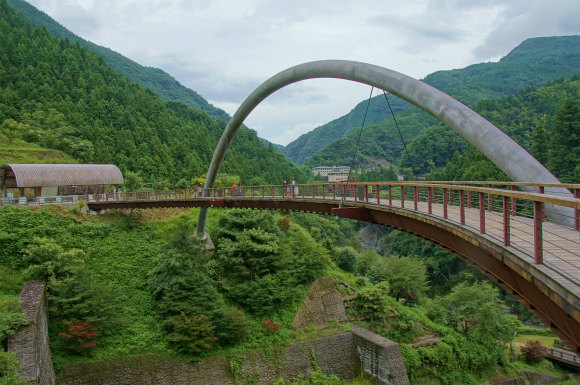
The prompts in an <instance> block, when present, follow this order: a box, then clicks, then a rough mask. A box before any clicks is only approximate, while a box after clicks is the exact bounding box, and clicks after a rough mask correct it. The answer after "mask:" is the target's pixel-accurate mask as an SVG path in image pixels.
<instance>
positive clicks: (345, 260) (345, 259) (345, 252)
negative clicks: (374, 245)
mask: <svg viewBox="0 0 580 385" xmlns="http://www.w3.org/2000/svg"><path fill="white" fill-rule="evenodd" d="M357 254H358V253H357V252H356V251H355V250H354V249H353V248H352V247H350V246H345V247H337V248H336V264H337V266H338V267H340V268H341V269H342V270H344V271H348V272H349V273H354V271H355V270H356V264H357Z"/></svg>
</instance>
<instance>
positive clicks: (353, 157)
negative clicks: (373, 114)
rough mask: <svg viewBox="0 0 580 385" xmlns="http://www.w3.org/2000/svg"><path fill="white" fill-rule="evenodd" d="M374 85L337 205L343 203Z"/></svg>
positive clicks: (373, 88)
mask: <svg viewBox="0 0 580 385" xmlns="http://www.w3.org/2000/svg"><path fill="white" fill-rule="evenodd" d="M374 90H375V87H371V93H370V94H369V100H368V101H367V108H366V110H365V115H364V117H363V121H362V125H361V126H360V131H359V133H358V140H357V141H356V146H355V148H354V153H353V154H352V160H351V161H350V168H349V169H348V176H347V177H346V184H345V186H344V189H343V191H342V199H341V200H340V204H339V206H340V207H342V206H343V204H344V198H345V197H346V189H347V187H348V181H349V180H350V173H351V172H352V167H353V166H354V160H355V158H356V152H357V151H358V145H359V144H360V138H361V136H362V132H363V128H364V126H365V121H366V120H367V114H368V112H369V105H370V104H371V98H372V96H373V91H374Z"/></svg>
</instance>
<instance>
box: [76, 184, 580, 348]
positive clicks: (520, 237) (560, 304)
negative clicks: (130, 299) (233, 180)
mask: <svg viewBox="0 0 580 385" xmlns="http://www.w3.org/2000/svg"><path fill="white" fill-rule="evenodd" d="M468 183H469V185H467V184H452V183H451V182H442V183H439V182H429V183H416V182H398V183H397V182H381V183H377V182H373V183H369V184H364V183H354V184H348V185H344V184H333V183H331V184H318V185H296V186H294V187H292V186H251V187H244V188H242V189H237V190H235V191H232V190H231V189H228V188H219V189H206V190H201V189H195V190H179V191H163V192H138V193H121V194H112V195H99V196H92V197H86V198H85V199H87V202H88V206H89V208H90V209H91V210H103V209H130V208H153V207H222V208H226V207H230V208H234V207H237V208H254V209H280V210H294V211H307V212H315V213H321V214H327V215H337V216H341V217H345V218H350V219H355V220H362V221H367V222H371V223H377V224H382V225H385V226H388V227H391V228H395V229H399V230H402V231H406V232H408V233H411V234H414V235H416V236H418V237H421V238H424V239H426V240H429V241H430V242H432V243H435V244H437V245H439V246H441V247H443V248H445V249H448V250H449V251H451V252H453V253H454V254H456V255H457V256H458V257H460V258H462V259H464V260H466V261H467V262H469V263H471V264H473V265H474V266H475V267H477V268H478V269H479V270H480V271H482V272H483V273H484V274H486V275H487V276H488V277H489V278H490V279H492V280H493V281H495V282H496V283H497V284H499V285H500V286H502V287H503V288H504V289H505V290H507V291H508V292H509V293H510V294H512V295H513V296H515V297H516V298H517V299H518V300H519V301H520V302H522V303H523V304H524V305H526V306H527V307H528V308H529V309H530V310H532V311H533V312H534V313H535V314H536V315H537V316H538V317H539V318H540V319H542V320H543V321H544V322H545V323H546V325H548V326H550V327H551V328H552V329H553V330H554V331H555V332H556V333H557V334H558V335H559V337H560V338H562V339H563V340H564V341H565V342H566V343H567V344H568V345H570V346H571V347H572V348H573V349H574V350H575V351H576V352H580V231H579V230H580V199H578V197H579V196H580V185H563V186H554V185H541V184H534V183H507V182H497V183H495V182H468ZM481 185H483V186H485V187H481ZM492 186H494V187H501V188H491V187H492ZM516 186H517V187H520V188H526V189H528V190H529V189H531V188H533V189H535V190H536V191H538V192H537V193H530V192H522V191H515V189H516ZM510 187H511V189H509V188H510ZM561 187H568V188H571V189H573V190H574V196H571V194H570V193H569V192H568V191H567V190H565V189H562V188H561ZM506 188H508V189H506ZM556 188H560V191H562V193H558V192H556V194H558V195H555V194H553V193H552V192H553V191H554V190H555V189H556ZM544 189H546V190H547V189H551V190H550V194H544V193H543V192H544ZM556 191H557V190H556ZM341 202H342V203H341Z"/></svg>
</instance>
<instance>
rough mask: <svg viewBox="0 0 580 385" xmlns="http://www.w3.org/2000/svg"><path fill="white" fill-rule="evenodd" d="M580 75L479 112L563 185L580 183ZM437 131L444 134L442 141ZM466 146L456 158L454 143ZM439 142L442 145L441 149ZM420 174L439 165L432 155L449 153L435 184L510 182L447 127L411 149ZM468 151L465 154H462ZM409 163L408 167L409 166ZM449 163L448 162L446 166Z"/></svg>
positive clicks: (485, 103) (484, 104)
mask: <svg viewBox="0 0 580 385" xmlns="http://www.w3.org/2000/svg"><path fill="white" fill-rule="evenodd" d="M579 90H580V76H579V75H576V76H574V77H573V78H572V79H570V80H563V79H559V80H555V81H552V82H550V83H548V84H547V85H546V86H545V87H542V88H534V87H530V88H527V89H525V90H523V91H520V92H519V93H517V94H515V95H513V96H508V97H505V98H500V99H494V100H490V99H487V100H482V101H481V102H479V103H478V104H477V105H476V106H475V108H474V109H475V110H476V111H477V112H479V113H480V114H481V115H482V116H484V117H485V118H487V119H488V120H490V121H491V122H493V123H494V124H496V125H497V126H498V127H499V128H501V129H502V130H503V131H504V132H505V133H507V134H508V135H509V136H511V137H512V138H513V139H515V140H516V141H517V142H518V143H519V144H520V145H521V146H522V147H524V148H525V149H526V150H528V151H529V152H530V153H531V154H532V155H533V156H534V157H535V158H536V159H538V160H539V161H540V162H542V163H543V164H544V166H546V167H547V168H548V169H549V170H550V171H551V172H552V173H553V174H554V175H555V176H556V177H557V178H558V179H560V181H561V182H567V183H580V92H579ZM435 131H444V132H445V133H446V135H445V136H444V137H443V138H444V139H441V138H440V137H437V135H436V134H435ZM458 139H459V140H460V141H461V142H462V143H463V148H464V150H467V151H466V152H465V153H464V154H460V153H459V152H456V153H453V147H452V146H451V143H457V141H458ZM436 143H438V144H436ZM409 151H410V153H411V158H412V159H413V162H414V163H415V167H416V168H418V169H422V170H426V169H425V167H426V166H427V165H428V164H434V161H433V160H434V158H433V156H434V155H433V154H435V153H437V152H439V155H437V156H440V155H441V153H443V154H444V161H442V162H441V163H438V164H434V165H435V166H442V165H446V166H445V167H444V168H443V169H441V170H438V171H436V172H434V173H433V174H432V175H431V178H432V179H434V180H505V179H507V177H506V176H505V175H504V174H503V173H502V172H501V171H500V170H499V169H498V168H497V167H496V166H495V165H494V164H493V163H492V162H491V161H490V160H488V159H487V158H486V157H485V156H484V155H483V154H482V153H481V152H479V151H478V150H476V149H475V148H474V147H472V146H469V145H467V143H466V142H465V141H464V140H462V139H461V138H459V136H458V135H457V134H455V133H453V132H451V130H450V129H449V128H447V127H443V126H441V125H439V126H433V127H430V128H429V129H428V130H427V131H426V132H425V135H423V134H421V135H420V136H419V137H417V140H416V142H413V143H412V144H411V145H410V146H409ZM461 152H463V151H461ZM405 161H406V158H403V162H402V163H403V164H404V165H405V166H406V165H408V163H406V162H405ZM447 162H449V163H448V164H447Z"/></svg>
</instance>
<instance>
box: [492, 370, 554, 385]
mask: <svg viewBox="0 0 580 385" xmlns="http://www.w3.org/2000/svg"><path fill="white" fill-rule="evenodd" d="M519 375H520V376H518V377H500V378H496V379H495V380H493V381H491V382H490V383H489V385H551V384H553V383H556V382H559V381H561V380H562V379H561V378H558V377H554V376H551V375H549V374H545V373H540V372H536V371H535V370H521V371H520V372H519Z"/></svg>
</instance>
